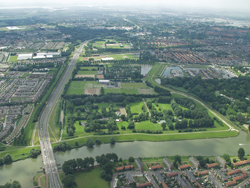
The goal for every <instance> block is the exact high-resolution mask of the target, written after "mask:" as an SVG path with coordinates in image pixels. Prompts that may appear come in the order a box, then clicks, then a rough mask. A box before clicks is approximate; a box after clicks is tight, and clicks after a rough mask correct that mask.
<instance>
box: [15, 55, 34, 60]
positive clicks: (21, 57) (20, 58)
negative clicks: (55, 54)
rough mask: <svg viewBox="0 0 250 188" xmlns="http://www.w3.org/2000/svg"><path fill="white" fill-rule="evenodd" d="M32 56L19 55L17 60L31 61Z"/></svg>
mask: <svg viewBox="0 0 250 188" xmlns="http://www.w3.org/2000/svg"><path fill="white" fill-rule="evenodd" d="M31 58H32V54H19V55H18V57H17V60H24V59H31Z"/></svg>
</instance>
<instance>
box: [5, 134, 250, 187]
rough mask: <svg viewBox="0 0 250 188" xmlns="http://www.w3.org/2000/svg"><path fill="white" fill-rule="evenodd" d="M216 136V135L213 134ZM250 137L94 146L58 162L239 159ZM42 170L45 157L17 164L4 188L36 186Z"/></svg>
mask: <svg viewBox="0 0 250 188" xmlns="http://www.w3.org/2000/svg"><path fill="white" fill-rule="evenodd" d="M211 134H212V133H211ZM249 145H250V135H249V134H246V133H245V132H240V135H239V136H237V137H231V138H223V139H220V138H214V139H199V140H180V141H166V142H148V141H140V142H139V141H135V142H124V143H116V144H115V145H114V146H111V145H110V144H103V145H100V146H94V148H93V149H88V148H87V147H82V148H77V149H73V150H70V151H66V152H56V153H55V158H56V161H57V163H58V164H62V163H63V162H64V161H66V160H69V159H73V158H85V157H95V156H98V155H101V154H106V153H116V154H117V155H118V157H122V158H124V159H127V158H129V157H130V156H134V157H161V156H172V155H182V156H189V155H194V156H197V155H203V156H216V155H223V154H224V153H228V154H229V155H237V151H238V149H239V148H240V147H243V148H244V149H245V151H246V154H250V147H249ZM40 167H42V161H41V157H38V158H37V159H26V160H23V161H18V162H15V163H13V164H11V165H4V166H3V167H0V185H3V184H5V183H6V182H9V181H10V179H12V180H18V181H19V182H20V183H21V185H22V186H23V187H31V186H32V185H33V183H32V182H33V180H32V178H33V177H34V176H35V175H36V174H37V171H40V170H41V169H40Z"/></svg>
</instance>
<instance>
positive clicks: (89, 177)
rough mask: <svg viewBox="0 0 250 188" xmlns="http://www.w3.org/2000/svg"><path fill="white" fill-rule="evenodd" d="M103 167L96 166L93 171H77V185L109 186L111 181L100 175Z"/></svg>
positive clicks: (75, 174) (95, 187)
mask: <svg viewBox="0 0 250 188" xmlns="http://www.w3.org/2000/svg"><path fill="white" fill-rule="evenodd" d="M100 173H101V168H100V167H98V168H94V169H91V171H89V172H87V171H80V172H75V173H74V176H75V181H76V184H77V187H84V188H100V187H101V188H109V187H110V185H109V182H107V181H106V180H104V179H102V178H101V176H100Z"/></svg>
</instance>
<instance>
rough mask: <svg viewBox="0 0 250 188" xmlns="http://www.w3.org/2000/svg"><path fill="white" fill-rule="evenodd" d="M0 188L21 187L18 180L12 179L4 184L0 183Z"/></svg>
mask: <svg viewBox="0 0 250 188" xmlns="http://www.w3.org/2000/svg"><path fill="white" fill-rule="evenodd" d="M0 188H22V186H21V185H20V183H19V181H16V180H15V181H13V182H12V183H9V182H8V183H6V184H5V185H0Z"/></svg>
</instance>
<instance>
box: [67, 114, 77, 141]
mask: <svg viewBox="0 0 250 188" xmlns="http://www.w3.org/2000/svg"><path fill="white" fill-rule="evenodd" d="M75 121H76V118H75V117H74V116H69V117H68V118H67V127H66V130H67V134H68V135H69V136H74V133H75V130H76V127H75V126H74V123H75Z"/></svg>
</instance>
